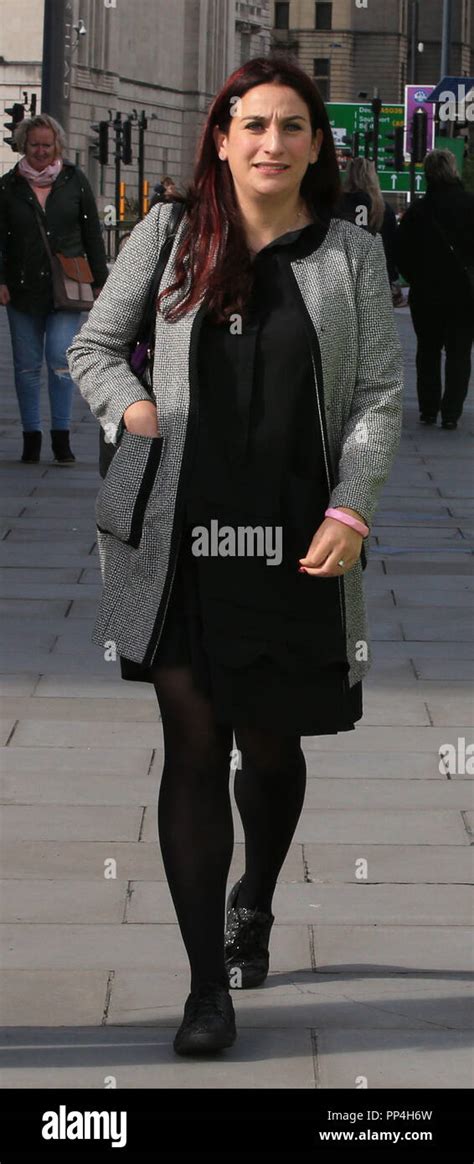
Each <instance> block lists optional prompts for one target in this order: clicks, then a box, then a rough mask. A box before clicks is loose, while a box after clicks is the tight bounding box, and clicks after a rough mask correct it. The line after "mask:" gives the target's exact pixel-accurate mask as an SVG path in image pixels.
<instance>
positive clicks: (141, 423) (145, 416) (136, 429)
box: [123, 400, 160, 437]
mask: <svg viewBox="0 0 474 1164" xmlns="http://www.w3.org/2000/svg"><path fill="white" fill-rule="evenodd" d="M123 423H124V425H125V428H126V430H127V432H131V433H135V435H136V436H149V437H157V436H159V435H160V433H159V430H158V416H157V412H156V405H155V404H153V402H152V401H151V400H137V401H136V402H135V404H130V405H129V407H128V408H126V409H125V412H124V414H123Z"/></svg>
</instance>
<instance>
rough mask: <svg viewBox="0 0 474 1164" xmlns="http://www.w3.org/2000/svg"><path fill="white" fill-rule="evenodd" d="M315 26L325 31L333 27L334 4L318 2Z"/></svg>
mask: <svg viewBox="0 0 474 1164" xmlns="http://www.w3.org/2000/svg"><path fill="white" fill-rule="evenodd" d="M314 27H315V28H318V29H320V30H321V31H324V30H326V31H327V29H329V28H332V4H316V5H315V16H314Z"/></svg>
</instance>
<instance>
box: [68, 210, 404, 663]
mask: <svg viewBox="0 0 474 1164" xmlns="http://www.w3.org/2000/svg"><path fill="white" fill-rule="evenodd" d="M169 214H170V205H169V204H166V203H163V204H159V205H157V206H156V207H154V208H153V209H152V210H151V211H150V213H149V214H148V215H147V217H146V218H145V219H144V220H143V221H142V222H140V223H139V224H138V225H137V226H136V227H135V229H134V230H133V232H132V235H131V237H130V239H129V240H128V242H127V244H126V246H125V247H124V248H123V250H122V251H121V252H120V254H119V256H118V258H117V261H116V263H115V265H114V267H113V270H112V272H111V274H110V276H109V278H108V280H107V283H106V285H105V287H104V289H103V290H102V292H101V294H100V295H99V297H98V299H97V300H96V301H95V303H94V306H93V308H92V310H91V312H90V314H89V317H88V319H87V321H86V323H85V324H84V326H83V327H82V329H81V331H80V332H79V334H78V335H77V336H76V338H75V339H74V342H73V343H72V345H71V347H70V348H69V349H68V360H69V367H70V371H71V375H72V377H73V379H74V380H75V382H76V384H77V385H78V387H79V390H80V392H81V393H82V395H83V396H84V398H85V399H86V400H87V402H88V404H89V407H90V409H91V411H92V412H93V414H94V416H95V417H97V419H98V420H99V422H100V424H101V425H102V427H103V428H104V432H105V436H106V439H107V440H112V441H113V442H114V443H115V444H118V449H117V452H116V454H115V456H114V458H113V460H112V463H111V466H110V468H109V470H108V472H107V476H106V477H105V479H104V480H103V482H102V484H101V486H100V489H99V493H98V496H97V501H96V509H95V515H96V524H97V536H98V549H99V557H100V565H101V572H102V579H103V594H102V598H101V601H100V604H99V609H98V614H97V619H96V623H95V626H94V630H93V634H92V640H93V642H96V643H100V644H101V645H102V646H103V648H105V649H106V650H108V651H109V652H111V653H112V657H113V652H114V649H115V651H116V653H117V654H120V655H125V656H126V657H127V658H129V659H132V660H134V661H136V662H140V663H145V664H146V665H149V664H150V663H152V661H153V658H154V655H155V653H156V649H157V645H158V642H159V638H160V634H161V630H162V627H163V624H164V619H165V615H166V609H167V605H168V601H169V596H170V592H171V586H172V582H173V578H174V573H175V568H176V560H177V555H178V550H179V545H180V539H181V533H182V527H183V516H184V508H183V497H184V492H185V481H186V477H187V473H188V469H189V465H190V454H191V452H192V449H193V441H194V437H195V433H196V416H197V393H198V385H197V344H198V335H199V328H200V323H201V320H202V317H203V315H204V314H205V304H204V302H203V300H201V301H200V303H198V304H197V305H195V307H194V308H193V309H192V310H191V311H190V312H188V313H187V314H186V315H185V316H184V317H181V319H179V320H178V321H177V322H175V323H167V322H166V320H165V319H164V318H163V317H162V316H161V315H158V316H157V325H156V341H155V359H154V381H153V392H154V398H155V401H156V405H157V410H158V418H159V428H160V436H159V437H146V436H137V435H134V434H131V433H128V432H127V431H126V430H125V429H124V427H123V421H122V417H123V413H124V412H125V409H126V408H128V406H129V405H130V404H133V403H134V402H135V401H138V400H145V399H149V396H148V395H147V393H146V390H145V389H144V388H143V387H142V385H141V384H140V383H139V381H138V380H137V379H136V377H135V376H134V374H133V372H132V371H131V369H130V366H129V363H128V353H129V347H130V343H131V342H132V341H133V339H134V337H135V334H136V331H137V329H138V325H139V322H140V319H141V314H142V310H143V306H144V301H145V299H146V296H147V292H148V289H149V286H150V283H151V279H152V275H153V271H154V268H155V264H156V259H157V253H158V251H157V248H158V247H160V246H161V245H162V243H163V241H164V232H165V227H166V222H167V218H168V215H169ZM181 231H182V225H181V226H180V228H179V230H178V234H177V236H176V238H175V240H174V243H173V248H172V251H171V254H170V258H169V261H168V266H167V268H166V270H165V272H164V276H163V281H162V287H163V288H164V287H166V286H168V285H169V284H170V283H171V282H172V281H173V280H172V272H173V262H174V255H175V253H176V249H177V247H178V246H179V240H180V236H181ZM288 261H289V262H290V260H288ZM291 268H292V270H293V274H294V276H295V295H297V296H298V295H301V297H302V300H303V303H304V305H305V306H306V310H307V312H308V313H309V317H310V319H311V323H312V325H313V327H314V348H315V355H313V368H314V379H315V393H316V400H317V403H318V407H319V411H320V420H321V426H322V431H323V436H324V449H325V457H326V473H327V480H328V488H329V493H330V505H331V506H338V505H343V506H348V507H350V508H352V509H355V510H356V511H357V512H358V513H360V514H361V515H362V517H363V518H364V519H365V521H366V522H367V524H368V525H369V526H370V524H371V522H372V517H373V514H374V510H375V507H376V504H377V499H378V493H379V490H380V488H381V486H382V485H383V483H384V481H385V480H386V479H387V476H388V474H389V471H390V468H391V465H392V462H393V458H394V456H395V453H396V451H397V448H398V444H399V440H400V433H401V416H402V359H401V348H400V343H399V340H398V335H397V332H396V328H395V322H394V314H393V308H392V301H391V295H390V289H389V284H388V278H387V273H386V265H385V257H384V252H383V247H382V242H381V239H380V236H375V237H374V236H372V235H371V234H368V233H366V232H365V231H363V230H361V229H360V228H359V227H356V226H353V225H352V224H351V223H348V222H344V221H341V220H338V219H331V222H330V225H329V229H328V231H327V233H326V235H325V237H324V240H323V241H322V243H321V244H320V246H319V247H318V248H317V250H315V251H314V252H313V253H311V254H310V255H309V256H307V257H306V258H303V259H293V260H291ZM172 301H173V302H175V301H176V300H175V298H174V297H173V300H172ZM168 302H171V300H169V301H168ZM364 547H365V549H367V539H365V541H364ZM362 569H363V567H362V562H361V560H360V559H359V561H358V562H356V563H355V565H354V566H353V567H352V568H351V569H350V570H348V571H347V572H346V573H345V574H344V575H342V576H341V577H340V581H339V585H340V598H341V612H342V616H343V621H344V627H345V635H346V646H347V659H348V662H349V667H350V670H349V683H350V685H351V686H353V684H354V683H356V682H357V681H358V680H360V679H362V678H363V676H364V675H365V673H366V672H367V670H368V669H369V667H370V663H371V649H370V642H369V632H368V626H367V619H366V610H365V603H364V594H363V573H362ZM109 657H110V654H109Z"/></svg>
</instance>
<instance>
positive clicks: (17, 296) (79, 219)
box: [0, 113, 108, 465]
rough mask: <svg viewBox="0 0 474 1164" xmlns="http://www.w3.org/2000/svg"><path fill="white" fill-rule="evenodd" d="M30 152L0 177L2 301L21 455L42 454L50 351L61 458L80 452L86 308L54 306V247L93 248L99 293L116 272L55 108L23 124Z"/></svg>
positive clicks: (24, 147) (23, 147) (88, 251)
mask: <svg viewBox="0 0 474 1164" xmlns="http://www.w3.org/2000/svg"><path fill="white" fill-rule="evenodd" d="M15 141H16V144H17V146H18V150H19V152H20V153H21V154H22V155H23V156H22V157H21V158H20V160H19V161H18V162H17V163H16V165H15V166H14V167H13V169H12V170H9V171H8V173H6V174H5V175H4V176H3V178H2V180H1V182H0V303H1V304H2V305H3V306H4V307H6V309H7V314H8V322H9V326H10V335H11V342H12V351H13V363H14V370H15V388H16V393H17V397H18V404H19V407H20V415H21V421H22V427H23V453H22V457H21V460H22V461H26V462H30V463H31V462H37V461H39V459H40V452H41V441H42V427H41V408H40V382H41V368H42V364H43V356H45V358H46V365H47V369H48V391H49V404H50V412H51V430H50V432H51V444H52V449H53V453H54V457H55V460H56V462H57V464H60V465H69V464H73V463H74V461H75V456H74V454H73V452H72V450H71V447H70V443H69V431H70V422H71V411H72V397H73V390H74V385H73V382H72V380H71V376H70V374H69V368H68V364H67V359H66V349H67V348H68V346H69V344H70V343H71V342H72V340H73V338H74V336H75V335H76V332H77V331H78V330H79V327H80V323H81V312H80V311H75V310H56V309H55V307H54V294H53V277H52V270H51V261H50V258H49V255H48V251H47V248H46V243H45V241H44V238H43V235H44V234H45V235H46V239H47V240H48V242H49V247H50V249H51V252H52V253H53V254H54V253H57V252H61V254H62V255H65V256H68V257H72V256H84V255H85V256H86V258H87V260H88V262H89V264H90V268H91V271H92V274H93V278H94V283H93V285H92V286H93V289H94V295H98V293H99V291H100V289H101V287H102V286H103V284H104V283H105V281H106V279H107V275H108V270H107V264H106V256H105V248H104V244H103V241H102V235H101V230H100V223H99V216H98V213H97V207H96V204H95V200H94V195H93V193H92V190H91V188H90V185H89V182H88V181H87V178H86V176H85V174H83V173H82V170H80V169H79V168H78V166H75V165H74V164H73V163H72V162H70V161H68V160H67V159H66V158H64V156H63V154H64V149H65V144H66V143H65V136H64V132H63V130H62V128H61V126H60V125H59V123H58V122H57V121H55V119H54V118H53V117H50V116H49V115H48V114H47V113H41V114H38V116H37V117H32V118H28V119H26V120H24V121H22V122H21V123H20V125H19V126H17V129H16V131H15Z"/></svg>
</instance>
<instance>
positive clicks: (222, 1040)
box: [173, 982, 237, 1055]
mask: <svg viewBox="0 0 474 1164" xmlns="http://www.w3.org/2000/svg"><path fill="white" fill-rule="evenodd" d="M236 1038H237V1031H236V1027H235V1015H234V1007H233V1003H232V999H231V997H230V994H229V991H228V989H227V988H226V987H225V986H223V985H222V984H221V983H220V982H203V983H201V984H200V986H198V987H197V988H196V989H195V990H192V991H191V994H190V995H189V996H188V998H187V999H186V1003H185V1007H184V1016H183V1021H182V1023H181V1026H180V1028H179V1030H178V1031H177V1032H176V1035H175V1038H174V1042H173V1047H174V1049H175V1051H176V1054H177V1055H209V1054H212V1053H213V1052H214V1051H223V1050H224V1048H225V1047H231V1046H232V1043H235V1040H236Z"/></svg>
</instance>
